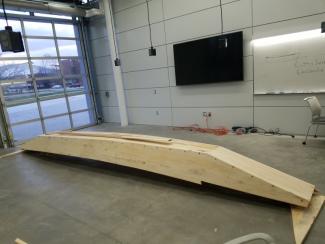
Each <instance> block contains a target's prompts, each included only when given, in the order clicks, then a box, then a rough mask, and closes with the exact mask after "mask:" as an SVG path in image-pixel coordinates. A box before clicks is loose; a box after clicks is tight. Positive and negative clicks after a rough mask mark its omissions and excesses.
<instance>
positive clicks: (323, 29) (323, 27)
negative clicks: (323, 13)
mask: <svg viewBox="0 0 325 244" xmlns="http://www.w3.org/2000/svg"><path fill="white" fill-rule="evenodd" d="M321 28H322V33H325V21H324V22H322V25H321Z"/></svg>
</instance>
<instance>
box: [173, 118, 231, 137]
mask: <svg viewBox="0 0 325 244" xmlns="http://www.w3.org/2000/svg"><path fill="white" fill-rule="evenodd" d="M206 124H207V127H208V121H207V120H206ZM174 130H188V131H195V132H200V133H209V134H213V135H216V136H224V135H227V134H228V133H229V130H228V129H227V128H226V127H222V126H221V127H218V128H215V129H210V128H200V126H199V125H198V124H193V125H190V126H185V127H174Z"/></svg>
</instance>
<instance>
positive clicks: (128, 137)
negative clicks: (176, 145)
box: [57, 131, 172, 144]
mask: <svg viewBox="0 0 325 244" xmlns="http://www.w3.org/2000/svg"><path fill="white" fill-rule="evenodd" d="M57 134H59V135H74V136H89V137H103V138H118V139H125V140H134V141H144V142H155V143H161V144H171V143H172V139H170V138H163V137H156V136H145V135H137V134H127V133H107V132H101V133H100V134H99V133H98V132H91V131H85V132H79V131H78V132H68V131H62V132H58V133H57Z"/></svg>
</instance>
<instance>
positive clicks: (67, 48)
mask: <svg viewBox="0 0 325 244" xmlns="http://www.w3.org/2000/svg"><path fill="white" fill-rule="evenodd" d="M58 46H59V52H60V56H69V57H73V56H76V57H77V56H78V48H77V42H76V41H75V40H58Z"/></svg>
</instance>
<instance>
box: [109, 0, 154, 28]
mask: <svg viewBox="0 0 325 244" xmlns="http://www.w3.org/2000/svg"><path fill="white" fill-rule="evenodd" d="M147 24H148V16H147V6H146V4H140V5H137V6H135V7H134V8H129V9H126V10H124V11H121V12H118V13H116V14H115V29H116V32H121V31H127V30H131V29H134V28H138V27H141V26H145V25H147Z"/></svg>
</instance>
